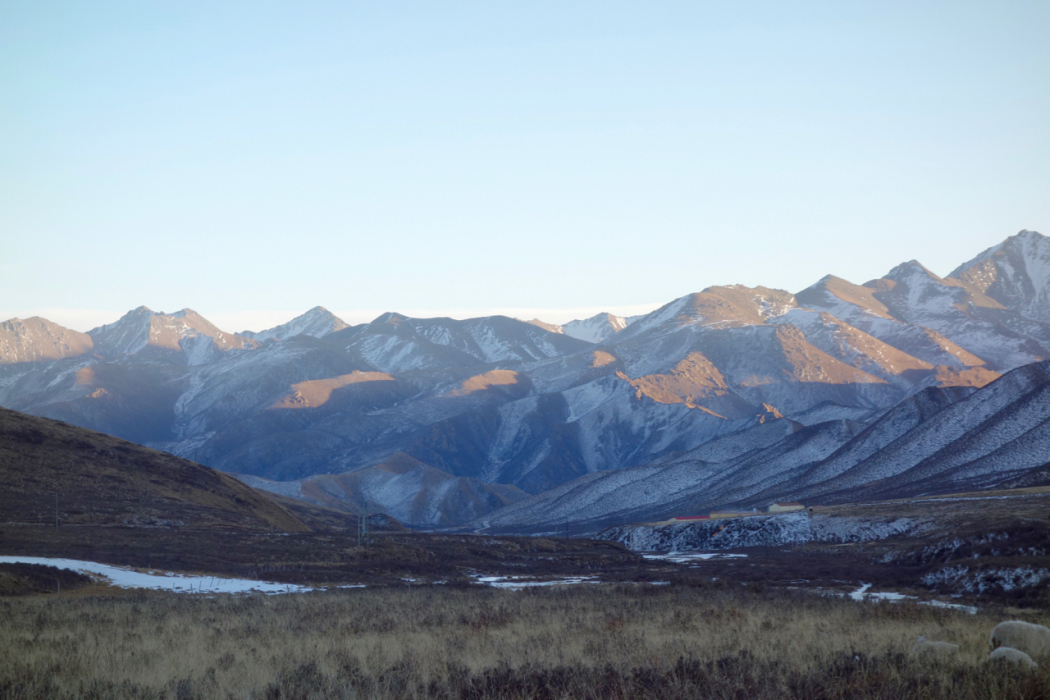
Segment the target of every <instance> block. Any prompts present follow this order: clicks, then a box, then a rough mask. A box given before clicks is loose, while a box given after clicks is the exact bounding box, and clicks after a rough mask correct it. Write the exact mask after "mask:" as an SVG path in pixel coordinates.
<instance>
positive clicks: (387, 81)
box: [0, 0, 1050, 331]
mask: <svg viewBox="0 0 1050 700" xmlns="http://www.w3.org/2000/svg"><path fill="white" fill-rule="evenodd" d="M1048 32H1050V3H1045V2H1003V1H999V2H888V1H886V0H882V1H881V2H851V3H839V2H826V3H825V2H794V3H783V2H770V3H762V2H738V3H697V2H660V1H659V0H654V1H653V2H646V3H640V2H631V3H627V2H616V1H615V0H602V1H601V2H576V1H574V0H559V1H558V2H547V1H545V0H537V1H535V2H529V3H511V2H501V3H493V2H476V3H474V2H443V3H433V2H399V1H397V0H391V1H390V2H383V3H376V2H368V3H359V2H351V1H344V2H338V3H336V2H332V3H325V2H312V3H267V2H258V1H256V2H245V3H226V2H216V1H212V2H200V3H198V2H162V1H158V2H151V3H141V2H127V3H112V2H104V1H101V2H92V3H86V2H79V3H63V2H49V3H11V2H7V3H0V320H3V319H6V318H11V317H22V318H26V317H29V316H33V315H42V316H45V317H46V318H49V319H51V320H53V321H55V322H58V323H61V324H62V325H65V326H68V327H70V328H74V329H76V330H88V329H89V328H92V327H94V326H96V325H99V324H101V323H107V322H112V321H114V320H116V319H117V318H118V317H119V316H120V315H122V314H123V313H125V312H126V311H128V310H129V309H132V308H134V307H137V306H140V305H146V306H148V307H150V308H152V309H154V310H155V311H167V312H171V311H176V310H178V309H181V308H184V307H189V308H192V309H194V310H196V311H198V312H199V313H201V314H203V315H204V316H205V317H207V318H209V319H210V320H212V321H213V322H215V323H216V324H217V325H219V326H220V327H221V328H223V329H224V330H228V331H238V330H245V329H249V330H261V329H262V328H265V327H269V326H273V325H276V324H278V323H282V322H284V321H287V320H289V319H290V318H291V317H293V316H295V315H297V314H299V313H302V312H303V311H306V310H307V309H309V308H311V307H313V306H315V305H323V306H325V307H327V308H328V309H330V310H332V311H334V312H335V313H337V314H338V315H340V316H341V317H343V318H344V320H346V321H348V322H352V323H353V322H361V321H365V320H370V319H371V318H374V317H375V316H377V315H379V314H380V313H382V312H384V311H399V312H401V313H405V314H408V315H412V316H444V315H450V316H453V317H458V318H466V317H470V316H477V315H486V314H490V313H506V314H508V315H512V316H517V317H521V318H532V317H534V316H538V317H540V318H541V319H543V320H546V321H549V322H565V321H568V320H570V319H572V318H580V317H585V316H589V315H593V314H594V313H597V312H599V311H602V310H607V311H611V312H614V313H622V314H633V313H642V312H644V311H648V310H651V309H652V308H655V307H656V306H659V305H661V304H663V303H666V302H668V301H670V300H672V299H674V298H677V297H680V296H682V295H684V294H688V293H691V292H696V291H700V290H702V289H704V288H706V287H708V286H712V285H721V284H744V285H748V286H756V285H764V286H767V287H774V288H780V289H786V290H788V291H791V292H797V291H799V290H801V289H803V288H805V287H807V286H809V285H811V284H813V283H814V282H816V281H817V280H819V279H820V278H821V277H823V276H824V275H826V274H835V275H837V276H839V277H844V278H846V279H849V280H851V281H854V282H858V283H862V282H865V281H867V280H869V279H873V278H877V277H880V276H882V275H883V274H885V273H886V272H887V271H889V270H890V269H891V268H892V267H894V266H895V265H897V264H899V263H901V262H904V261H906V260H911V259H917V260H919V261H920V262H922V263H923V264H924V265H926V266H927V267H928V268H930V269H931V270H932V271H934V272H935V273H937V274H940V275H947V274H948V273H950V272H951V271H952V270H953V269H954V268H955V267H956V266H957V265H959V264H961V263H962V262H964V261H965V260H968V259H969V258H972V257H973V256H975V255H976V254H977V253H979V252H980V251H982V250H984V249H986V248H988V247H990V246H992V245H995V244H997V243H999V242H1001V241H1002V240H1003V239H1005V238H1006V237H1007V236H1010V235H1013V234H1015V233H1017V232H1018V231H1019V230H1021V229H1031V230H1037V231H1041V232H1043V233H1046V234H1050V169H1048V168H1047V163H1048V162H1050V128H1047V125H1050V42H1047V41H1046V37H1047V35H1048Z"/></svg>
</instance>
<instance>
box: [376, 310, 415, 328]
mask: <svg viewBox="0 0 1050 700" xmlns="http://www.w3.org/2000/svg"><path fill="white" fill-rule="evenodd" d="M408 320H409V318H408V316H403V315H401V314H399V313H397V312H396V311H387V312H386V313H384V314H380V315H379V316H377V317H376V318H375V320H374V321H372V322H371V323H369V324H368V325H369V326H372V327H375V326H379V325H382V324H387V325H390V326H400V325H401V324H402V323H404V322H405V321H408Z"/></svg>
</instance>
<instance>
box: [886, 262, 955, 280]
mask: <svg viewBox="0 0 1050 700" xmlns="http://www.w3.org/2000/svg"><path fill="white" fill-rule="evenodd" d="M884 279H888V280H892V281H894V282H900V283H904V284H908V283H912V284H914V283H916V282H925V281H927V280H931V281H934V282H941V278H940V277H938V276H937V275H935V274H933V273H932V272H930V271H929V270H928V269H927V268H926V266H925V265H923V264H922V263H920V262H919V261H918V260H909V261H908V262H903V263H901V264H900V265H897V266H896V267H895V268H893V269H892V270H890V271H889V272H888V273H886V277H885V278H884Z"/></svg>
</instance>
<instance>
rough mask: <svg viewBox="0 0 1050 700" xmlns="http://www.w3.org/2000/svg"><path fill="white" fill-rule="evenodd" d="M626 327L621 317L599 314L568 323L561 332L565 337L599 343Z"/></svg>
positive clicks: (625, 322) (625, 321)
mask: <svg viewBox="0 0 1050 700" xmlns="http://www.w3.org/2000/svg"><path fill="white" fill-rule="evenodd" d="M626 327H627V320H626V319H625V318H623V317H622V316H615V315H613V314H610V313H600V314H597V315H595V316H591V317H590V318H585V319H582V320H576V321H569V322H568V323H566V324H565V325H564V326H562V332H563V333H565V335H567V336H570V337H572V338H577V339H579V340H586V341H587V342H589V343H600V342H602V341H603V340H605V339H607V338H609V337H611V336H613V335H614V334H616V333H619V332H620V331H622V330H623V329H624V328H626Z"/></svg>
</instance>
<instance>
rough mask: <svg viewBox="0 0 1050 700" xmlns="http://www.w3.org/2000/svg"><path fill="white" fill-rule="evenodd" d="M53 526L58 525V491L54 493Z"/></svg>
mask: <svg viewBox="0 0 1050 700" xmlns="http://www.w3.org/2000/svg"><path fill="white" fill-rule="evenodd" d="M55 527H58V493H55Z"/></svg>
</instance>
